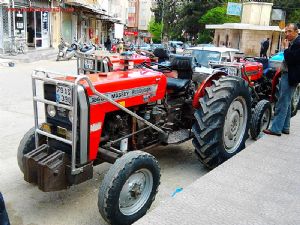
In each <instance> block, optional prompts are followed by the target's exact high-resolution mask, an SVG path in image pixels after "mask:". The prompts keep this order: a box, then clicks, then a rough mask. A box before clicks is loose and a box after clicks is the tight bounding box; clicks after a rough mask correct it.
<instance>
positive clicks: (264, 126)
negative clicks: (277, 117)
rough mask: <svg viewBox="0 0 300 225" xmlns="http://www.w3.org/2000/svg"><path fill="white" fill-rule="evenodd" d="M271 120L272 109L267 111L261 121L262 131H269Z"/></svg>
mask: <svg viewBox="0 0 300 225" xmlns="http://www.w3.org/2000/svg"><path fill="white" fill-rule="evenodd" d="M270 119H271V112H270V109H267V110H266V111H265V112H264V114H263V116H262V118H261V120H260V131H262V130H265V129H268V126H269V122H270Z"/></svg>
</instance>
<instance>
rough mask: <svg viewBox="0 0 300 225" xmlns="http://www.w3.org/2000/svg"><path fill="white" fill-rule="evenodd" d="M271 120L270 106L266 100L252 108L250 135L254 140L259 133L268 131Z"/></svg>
mask: <svg viewBox="0 0 300 225" xmlns="http://www.w3.org/2000/svg"><path fill="white" fill-rule="evenodd" d="M271 118H272V106H271V103H270V102H269V101H267V100H261V101H259V102H258V103H257V105H256V106H255V108H254V112H253V115H252V119H251V123H250V135H251V137H252V138H253V139H256V138H257V137H258V135H259V134H260V132H261V131H263V130H265V129H268V127H269V125H270V122H271Z"/></svg>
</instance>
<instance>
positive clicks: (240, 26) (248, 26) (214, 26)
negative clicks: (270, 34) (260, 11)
mask: <svg viewBox="0 0 300 225" xmlns="http://www.w3.org/2000/svg"><path fill="white" fill-rule="evenodd" d="M205 28H206V29H233V30H265V31H278V32H281V31H282V30H281V29H280V28H279V27H278V26H261V25H254V24H248V23H224V24H209V25H205Z"/></svg>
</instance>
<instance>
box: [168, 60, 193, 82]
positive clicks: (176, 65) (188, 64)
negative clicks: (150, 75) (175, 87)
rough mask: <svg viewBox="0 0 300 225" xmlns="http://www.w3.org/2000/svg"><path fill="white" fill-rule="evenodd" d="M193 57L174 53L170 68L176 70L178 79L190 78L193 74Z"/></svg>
mask: <svg viewBox="0 0 300 225" xmlns="http://www.w3.org/2000/svg"><path fill="white" fill-rule="evenodd" d="M192 60H193V58H192V57H191V56H182V55H175V57H174V58H172V60H171V68H172V70H176V71H177V73H178V78H179V79H189V80H191V79H192V76H193V63H192Z"/></svg>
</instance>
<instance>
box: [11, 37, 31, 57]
mask: <svg viewBox="0 0 300 225" xmlns="http://www.w3.org/2000/svg"><path fill="white" fill-rule="evenodd" d="M10 39H11V41H10V43H9V49H8V53H9V55H12V56H16V55H18V54H20V53H22V54H25V53H26V52H27V50H28V47H27V45H26V43H25V40H24V39H23V38H20V39H18V40H17V39H16V36H11V37H10Z"/></svg>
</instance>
